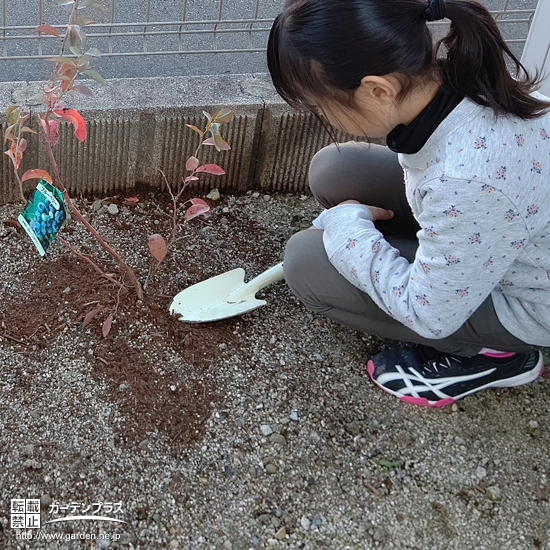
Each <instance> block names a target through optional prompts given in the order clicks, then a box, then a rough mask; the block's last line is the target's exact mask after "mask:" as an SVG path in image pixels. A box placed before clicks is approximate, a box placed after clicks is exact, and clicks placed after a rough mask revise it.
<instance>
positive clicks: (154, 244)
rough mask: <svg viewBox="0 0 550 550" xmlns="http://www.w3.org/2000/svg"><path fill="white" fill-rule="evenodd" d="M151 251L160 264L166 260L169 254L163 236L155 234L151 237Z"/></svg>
mask: <svg viewBox="0 0 550 550" xmlns="http://www.w3.org/2000/svg"><path fill="white" fill-rule="evenodd" d="M149 250H150V251H151V254H152V255H153V257H154V258H155V260H157V262H158V263H159V264H160V263H161V262H162V260H164V258H165V256H166V252H167V246H166V241H165V240H164V239H163V238H162V236H161V235H158V234H155V235H151V236H150V237H149Z"/></svg>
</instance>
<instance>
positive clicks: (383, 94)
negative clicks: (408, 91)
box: [355, 75, 401, 106]
mask: <svg viewBox="0 0 550 550" xmlns="http://www.w3.org/2000/svg"><path fill="white" fill-rule="evenodd" d="M400 91H401V84H400V83H399V80H398V79H397V78H395V77H393V76H391V75H387V76H373V75H371V76H365V77H364V78H363V79H362V80H361V85H360V86H359V88H358V89H357V90H356V92H355V94H356V95H355V99H356V101H357V102H358V103H361V102H362V101H366V102H368V103H369V104H371V105H372V102H373V101H375V102H377V103H378V104H379V105H383V106H387V105H393V104H394V103H395V100H396V99H397V96H398V94H399V92H400Z"/></svg>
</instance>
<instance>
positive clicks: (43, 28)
mask: <svg viewBox="0 0 550 550" xmlns="http://www.w3.org/2000/svg"><path fill="white" fill-rule="evenodd" d="M32 32H33V33H34V34H41V33H42V34H50V35H51V36H55V37H56V38H61V36H59V32H58V30H57V29H56V28H55V27H52V26H51V25H40V27H36V29H34V31H32Z"/></svg>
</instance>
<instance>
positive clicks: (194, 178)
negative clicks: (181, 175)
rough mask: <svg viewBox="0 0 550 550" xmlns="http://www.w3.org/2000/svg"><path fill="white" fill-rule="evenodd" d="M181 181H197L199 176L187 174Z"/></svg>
mask: <svg viewBox="0 0 550 550" xmlns="http://www.w3.org/2000/svg"><path fill="white" fill-rule="evenodd" d="M183 181H184V182H185V183H189V182H190V181H199V178H197V176H187V177H186V178H185V179H184V180H183Z"/></svg>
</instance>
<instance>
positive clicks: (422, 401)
mask: <svg viewBox="0 0 550 550" xmlns="http://www.w3.org/2000/svg"><path fill="white" fill-rule="evenodd" d="M399 400H400V401H403V403H408V404H409V405H418V406H419V407H432V408H441V407H448V406H449V405H454V404H455V403H456V400H455V399H453V398H452V397H448V398H447V399H440V400H439V401H435V402H433V403H432V402H431V401H428V400H427V399H426V398H425V397H411V396H410V395H404V396H403V397H400V398H399Z"/></svg>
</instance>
